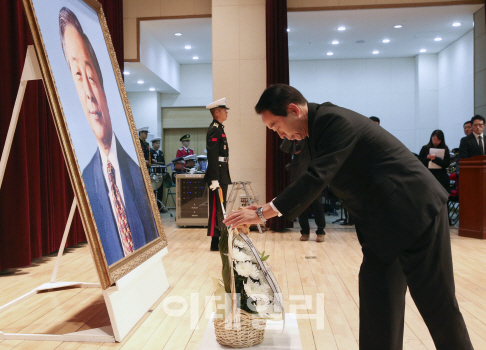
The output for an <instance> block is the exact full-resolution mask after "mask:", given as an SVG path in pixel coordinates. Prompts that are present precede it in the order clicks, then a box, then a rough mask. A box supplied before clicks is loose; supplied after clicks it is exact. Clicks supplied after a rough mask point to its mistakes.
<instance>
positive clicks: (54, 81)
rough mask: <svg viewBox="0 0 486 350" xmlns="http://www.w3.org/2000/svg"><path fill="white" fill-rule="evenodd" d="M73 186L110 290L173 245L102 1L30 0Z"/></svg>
mask: <svg viewBox="0 0 486 350" xmlns="http://www.w3.org/2000/svg"><path fill="white" fill-rule="evenodd" d="M23 4H24V7H25V10H26V14H27V18H28V21H29V25H30V28H31V30H32V34H33V37H34V42H35V47H36V53H37V57H38V60H39V63H40V66H41V70H42V76H43V81H44V86H45V87H46V91H47V94H48V97H49V102H50V106H51V109H52V112H53V115H54V119H55V124H56V128H57V131H58V135H59V137H60V141H61V145H62V149H63V153H64V157H65V160H66V163H67V167H68V170H69V174H70V177H71V182H72V184H73V186H74V190H75V194H76V198H77V201H78V207H79V210H80V213H81V217H82V220H83V225H84V228H85V231H86V235H87V238H88V242H89V245H90V248H91V251H92V254H93V257H94V260H95V264H96V269H97V272H98V274H99V277H100V281H101V285H102V287H103V288H104V289H105V288H107V287H108V286H110V285H111V284H113V283H114V282H116V281H117V280H118V279H120V278H121V277H123V276H124V275H125V274H127V273H128V272H130V271H131V270H133V269H135V268H136V267H137V266H139V265H140V264H141V263H143V262H144V261H145V260H147V259H149V258H150V257H151V256H153V255H154V254H155V253H157V252H158V251H160V250H161V249H163V248H164V247H166V246H167V239H166V237H165V233H164V230H163V226H162V221H161V218H160V215H159V212H158V210H157V205H156V202H155V198H154V194H153V190H152V186H151V183H150V178H149V175H148V172H147V168H146V166H145V160H144V157H143V153H142V150H141V148H140V142H139V141H138V136H137V133H136V127H135V123H134V120H133V116H132V112H131V109H130V105H129V103H128V98H127V94H126V91H125V86H124V84H123V80H122V75H121V72H120V69H119V66H118V63H117V60H116V56H115V52H114V49H113V45H112V42H111V37H110V34H109V32H108V27H107V24H106V20H105V17H104V14H103V10H102V7H101V5H100V3H99V2H98V1H97V0H49V1H45V0H23Z"/></svg>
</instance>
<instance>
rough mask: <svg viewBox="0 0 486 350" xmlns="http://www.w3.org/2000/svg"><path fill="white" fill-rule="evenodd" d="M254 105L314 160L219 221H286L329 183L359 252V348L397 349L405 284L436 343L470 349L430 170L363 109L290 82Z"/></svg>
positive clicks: (443, 199)
mask: <svg viewBox="0 0 486 350" xmlns="http://www.w3.org/2000/svg"><path fill="white" fill-rule="evenodd" d="M255 111H256V112H257V113H258V114H260V115H261V118H262V121H263V123H264V124H265V125H266V126H267V127H268V128H269V129H271V130H273V131H275V132H277V133H278V134H279V136H280V137H281V138H284V137H286V138H288V139H289V140H302V139H304V138H305V137H309V142H310V150H311V157H312V161H311V163H310V164H309V167H308V169H307V172H305V173H304V174H303V175H301V176H300V178H299V179H297V180H296V181H294V182H293V183H292V184H291V185H290V186H289V187H287V188H286V189H285V190H284V191H283V192H282V193H281V194H280V195H278V196H277V197H276V198H275V199H274V200H273V201H271V202H270V203H267V204H265V205H264V206H262V207H259V206H257V205H255V206H250V207H248V208H246V209H243V210H239V211H236V212H234V213H232V214H230V215H229V216H228V218H227V219H226V220H225V223H226V224H230V225H232V226H235V225H240V224H244V223H246V224H252V223H259V222H261V221H265V220H267V219H269V218H271V217H274V216H277V215H284V216H285V217H286V218H287V219H289V220H294V219H295V218H296V217H297V215H299V214H300V212H301V211H302V210H304V209H305V208H307V206H309V204H310V203H312V201H313V200H314V199H315V198H316V197H317V196H320V195H321V193H322V191H323V190H324V188H325V187H326V186H327V185H330V188H331V189H332V191H333V192H334V194H335V195H336V196H337V197H338V198H340V200H341V201H342V202H344V205H345V206H346V208H347V209H348V211H349V213H350V214H351V216H352V217H353V219H354V222H355V224H356V231H357V234H358V239H359V242H360V243H361V246H362V251H363V261H362V264H361V269H360V273H359V295H360V332H359V343H360V349H361V350H377V349H386V350H398V349H402V346H403V330H404V313H405V293H406V291H407V286H408V288H409V290H410V294H411V296H412V298H413V300H414V301H415V304H416V305H417V308H418V310H419V311H420V313H421V315H422V317H423V319H424V321H425V323H426V325H427V327H428V329H429V331H430V334H431V336H432V339H433V341H434V343H435V346H436V348H437V349H442V350H444V349H450V350H465V349H467V350H470V349H472V345H471V341H470V340H469V335H468V332H467V328H466V325H465V323H464V319H463V317H462V315H461V312H460V310H459V306H458V303H457V300H456V297H455V285H454V274H453V269H452V255H451V246H450V236H449V222H448V215H447V198H448V193H447V192H446V191H445V190H444V188H443V187H442V186H441V185H440V184H439V182H438V181H437V180H436V179H435V178H434V176H433V175H432V174H431V173H430V171H429V170H428V169H427V168H425V167H424V166H423V165H422V163H421V162H420V161H419V160H418V159H417V158H416V157H415V156H414V155H413V154H412V153H411V152H410V151H409V150H408V149H407V148H406V147H405V146H404V145H403V144H402V143H401V142H400V141H399V140H398V139H396V138H395V137H394V136H392V135H391V134H390V133H388V132H387V131H386V130H384V129H383V128H381V127H379V126H378V125H376V124H375V123H373V122H372V121H371V120H369V119H368V118H366V117H365V116H363V115H361V114H358V113H356V112H353V111H351V110H348V109H345V108H341V107H338V106H336V105H333V104H332V103H329V102H327V103H324V104H320V105H319V104H315V103H308V102H307V101H306V99H305V98H304V97H303V96H302V94H301V93H300V92H299V91H297V90H296V89H294V88H292V87H290V86H288V85H272V86H270V87H268V88H267V89H266V90H265V91H264V92H263V94H262V96H261V97H260V100H259V101H258V103H257V105H256V107H255Z"/></svg>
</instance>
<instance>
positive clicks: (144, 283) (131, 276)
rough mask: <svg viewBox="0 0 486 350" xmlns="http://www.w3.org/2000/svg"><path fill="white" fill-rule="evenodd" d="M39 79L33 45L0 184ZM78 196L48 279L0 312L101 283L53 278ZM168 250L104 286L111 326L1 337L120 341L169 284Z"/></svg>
mask: <svg viewBox="0 0 486 350" xmlns="http://www.w3.org/2000/svg"><path fill="white" fill-rule="evenodd" d="M39 79H42V73H41V70H40V67H39V62H38V60H37V56H36V53H35V49H34V46H33V45H29V47H28V48H27V55H26V57H25V63H24V69H23V71H22V76H21V79H20V86H19V90H18V92H17V98H16V100H15V105H14V109H13V113H12V119H11V121H10V126H9V129H8V133H7V139H6V141H5V146H4V149H3V152H2V158H1V159H0V188H1V186H2V182H3V176H4V175H5V169H6V167H7V160H8V156H9V153H10V148H11V146H12V141H13V136H14V132H15V128H16V126H17V121H18V119H19V113H20V108H21V106H22V100H23V98H24V93H25V88H26V87H27V82H28V81H29V80H39ZM76 206H77V200H76V196H75V197H74V200H73V204H72V206H71V211H70V212H69V217H68V220H67V223H66V228H65V230H64V235H63V237H62V241H61V246H60V247H59V252H58V254H57V259H56V264H55V266H54V270H53V271H52V276H51V280H50V282H48V283H44V284H42V285H40V286H39V287H37V288H34V289H32V290H31V291H30V292H29V293H27V294H24V295H22V296H21V297H19V298H17V299H15V300H13V301H11V302H9V303H7V304H5V305H3V306H0V313H1V312H2V311H5V310H7V309H9V308H10V307H12V306H14V305H16V304H19V303H20V302H22V301H24V300H26V299H28V298H30V297H32V296H34V295H36V294H38V293H41V292H52V291H57V290H60V289H64V288H68V287H69V288H101V284H100V283H85V282H56V278H57V271H58V270H59V265H60V263H61V258H62V255H63V252H64V247H65V245H66V240H67V236H68V234H69V229H70V227H71V223H72V220H73V217H74V212H75V210H76ZM165 254H167V247H166V248H164V249H162V250H161V251H160V252H158V253H157V254H155V255H154V256H152V257H151V258H150V259H148V260H147V261H145V262H144V263H143V264H141V265H140V266H138V267H137V268H135V269H134V270H132V271H130V272H129V273H128V274H127V275H125V276H124V277H122V278H121V279H119V280H118V281H117V282H116V283H115V284H114V285H113V286H110V287H108V288H107V289H106V290H103V298H104V300H105V304H106V308H107V310H108V314H109V317H110V322H111V326H105V327H100V328H93V329H88V330H85V331H79V332H73V333H68V334H21V333H3V332H1V331H0V340H11V339H13V340H46V341H78V342H103V343H114V342H115V341H118V342H119V341H121V340H122V339H123V338H124V337H125V336H126V335H127V334H128V333H129V332H130V330H131V329H132V328H133V327H134V326H135V325H136V324H137V322H138V321H140V320H141V319H142V317H143V316H144V315H145V313H146V312H147V311H149V310H150V308H151V307H152V306H153V305H154V304H155V303H157V302H158V300H159V299H160V298H161V297H162V296H163V294H164V293H165V291H166V290H167V289H168V288H169V282H168V280H167V276H166V274H165V269H164V265H163V263H162V257H163V256H164V255H165Z"/></svg>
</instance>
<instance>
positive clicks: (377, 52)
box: [372, 50, 380, 55]
mask: <svg viewBox="0 0 486 350" xmlns="http://www.w3.org/2000/svg"><path fill="white" fill-rule="evenodd" d="M379 53H380V51H378V50H375V51H373V52H372V54H373V55H378V54H379Z"/></svg>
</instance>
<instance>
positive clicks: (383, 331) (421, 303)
mask: <svg viewBox="0 0 486 350" xmlns="http://www.w3.org/2000/svg"><path fill="white" fill-rule="evenodd" d="M357 230H359V229H358V228H357ZM390 234H393V232H390ZM358 238H359V239H360V242H361V245H362V250H363V255H364V256H363V263H362V264H361V270H360V273H359V296H360V330H359V345H360V347H359V348H360V350H378V349H379V350H399V349H402V345H403V327H404V313H405V292H406V290H407V286H408V288H409V290H410V294H411V296H412V298H413V300H414V302H415V305H416V306H417V308H418V310H419V312H420V314H421V315H422V317H423V319H424V321H425V323H426V325H427V327H428V329H429V332H430V334H431V336H432V339H433V340H434V343H435V346H436V348H437V349H438V350H471V349H473V347H472V344H471V341H470V339H469V334H468V332H467V329H466V324H465V323H464V319H463V317H462V314H461V312H460V311H459V306H458V304H457V300H456V296H455V286H454V274H453V269H452V255H451V243H450V235H449V221H448V216H447V206H446V205H444V207H443V208H442V210H441V212H440V213H439V214H438V215H437V217H436V218H435V220H434V221H433V222H432V224H431V225H430V226H429V228H428V229H427V230H426V231H425V232H424V233H423V234H422V235H421V236H420V237H419V238H418V239H417V240H416V241H415V242H414V243H413V244H412V245H411V246H410V247H408V248H407V249H406V250H405V251H404V252H403V253H402V254H401V255H400V256H399V257H397V259H396V260H395V261H393V262H392V263H384V262H383V261H381V260H380V259H379V258H378V257H377V256H376V255H375V254H373V252H372V251H371V249H370V247H369V246H368V245H367V244H366V242H365V241H364V240H363V237H362V235H360V234H359V231H358Z"/></svg>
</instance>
